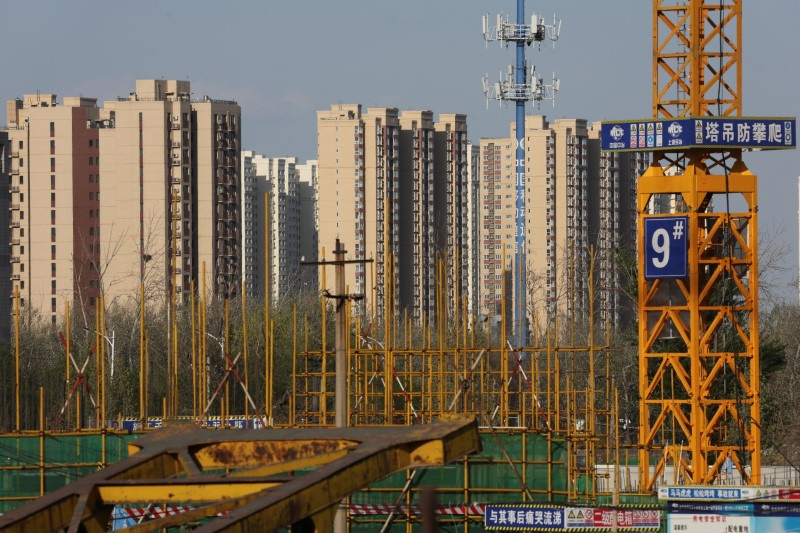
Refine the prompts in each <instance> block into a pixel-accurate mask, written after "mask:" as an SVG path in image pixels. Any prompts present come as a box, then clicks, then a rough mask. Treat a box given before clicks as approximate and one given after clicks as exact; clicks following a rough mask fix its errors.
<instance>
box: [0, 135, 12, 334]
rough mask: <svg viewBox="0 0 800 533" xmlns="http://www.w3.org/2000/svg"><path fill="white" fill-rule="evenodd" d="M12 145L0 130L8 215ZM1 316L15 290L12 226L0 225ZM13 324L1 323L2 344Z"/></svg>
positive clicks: (0, 206)
mask: <svg viewBox="0 0 800 533" xmlns="http://www.w3.org/2000/svg"><path fill="white" fill-rule="evenodd" d="M10 170H11V143H10V142H9V140H8V132H6V131H3V130H0V181H2V183H8V184H9V185H8V187H7V188H6V187H0V213H8V212H9V211H8V208H9V203H10V202H9V199H10V198H11V190H12V187H13V185H11V174H10ZM6 242H7V243H8V246H0V316H4V317H8V316H11V313H12V303H11V297H12V296H13V295H14V289H13V285H12V280H11V275H12V274H11V248H12V246H13V243H12V241H11V224H0V243H6ZM10 328H11V323H10V322H8V321H0V342H7V341H9V340H10V339H11V329H10Z"/></svg>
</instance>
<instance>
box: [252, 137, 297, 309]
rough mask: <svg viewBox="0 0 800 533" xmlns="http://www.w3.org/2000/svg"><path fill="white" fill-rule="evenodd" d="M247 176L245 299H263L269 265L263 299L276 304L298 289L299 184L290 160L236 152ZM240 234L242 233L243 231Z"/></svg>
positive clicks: (295, 170)
mask: <svg viewBox="0 0 800 533" xmlns="http://www.w3.org/2000/svg"><path fill="white" fill-rule="evenodd" d="M242 160H243V161H244V164H245V168H248V167H250V169H251V171H252V178H253V181H252V189H253V193H252V202H251V203H250V207H249V208H248V209H247V211H245V213H244V216H243V220H245V222H248V221H249V222H250V223H251V224H252V229H251V238H252V241H253V245H252V247H251V248H250V249H249V250H248V249H247V248H246V254H245V259H244V261H245V272H246V278H245V279H246V282H247V290H248V294H249V295H250V296H252V297H263V296H264V290H265V288H266V287H267V283H266V282H265V276H266V264H267V262H268V263H269V276H270V279H269V295H270V299H271V300H272V301H276V300H278V299H279V298H282V297H284V296H286V295H289V294H292V293H295V292H297V291H299V290H300V289H301V288H302V282H301V279H300V278H301V271H300V257H301V252H300V249H301V226H300V224H301V217H300V181H299V174H298V172H297V166H298V165H297V158H296V157H267V156H263V155H259V154H256V153H255V152H253V151H250V150H245V151H244V152H242ZM245 231H248V230H247V228H245Z"/></svg>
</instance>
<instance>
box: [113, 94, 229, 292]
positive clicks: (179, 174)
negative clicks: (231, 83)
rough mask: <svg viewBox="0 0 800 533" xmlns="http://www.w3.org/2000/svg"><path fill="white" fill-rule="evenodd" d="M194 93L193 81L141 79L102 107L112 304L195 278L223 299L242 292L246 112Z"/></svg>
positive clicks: (183, 286) (180, 287)
mask: <svg viewBox="0 0 800 533" xmlns="http://www.w3.org/2000/svg"><path fill="white" fill-rule="evenodd" d="M190 96H191V88H190V85H189V82H188V81H176V80H137V82H136V91H135V92H133V93H131V95H130V96H129V97H127V98H120V99H117V100H116V101H107V102H106V103H105V106H104V108H103V110H102V116H103V117H104V118H105V119H106V120H107V123H108V127H106V128H103V129H102V133H101V136H100V141H101V143H102V146H103V148H102V151H103V158H102V161H101V164H100V173H101V175H103V176H104V179H107V180H108V181H106V182H105V183H107V184H108V185H109V187H107V188H105V190H104V194H103V195H102V200H101V205H100V209H101V213H102V214H103V215H102V216H101V219H100V222H101V223H100V231H101V234H102V242H101V246H102V247H103V249H104V250H105V251H106V252H105V253H106V255H107V257H108V259H107V261H106V262H105V263H104V265H103V268H104V280H103V282H104V290H105V292H106V294H107V296H106V299H107V300H109V299H111V300H112V301H113V300H115V299H123V300H124V299H130V298H131V297H136V296H135V295H138V289H139V286H140V284H144V286H145V290H146V291H147V293H148V298H151V297H152V298H155V299H163V297H169V295H170V294H171V293H172V291H173V290H174V293H175V294H176V295H185V294H188V291H189V288H190V282H191V280H193V279H194V280H197V282H198V283H202V280H203V279H205V280H206V287H205V290H207V291H208V292H210V293H212V294H215V295H219V296H223V297H224V296H233V295H235V294H237V293H238V287H239V283H240V280H241V270H240V269H241V265H240V263H241V260H240V258H241V236H240V220H239V216H240V206H241V199H240V193H239V191H240V183H241V180H240V178H239V174H240V171H241V170H240V169H241V165H240V164H239V154H240V148H239V145H240V137H241V133H240V129H239V124H240V121H241V110H240V108H239V106H238V105H237V104H236V103H235V102H232V101H224V100H214V99H211V98H209V97H204V98H203V99H202V100H200V101H192V100H191V98H190ZM150 295H152V296H150ZM176 298H178V299H179V300H182V299H185V297H184V296H177V297H176Z"/></svg>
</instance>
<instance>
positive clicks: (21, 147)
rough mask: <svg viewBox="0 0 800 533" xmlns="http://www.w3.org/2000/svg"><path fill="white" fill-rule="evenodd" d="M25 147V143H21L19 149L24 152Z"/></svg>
mask: <svg viewBox="0 0 800 533" xmlns="http://www.w3.org/2000/svg"><path fill="white" fill-rule="evenodd" d="M24 147H25V143H24V142H23V141H20V142H19V149H20V150H22V149H23V148H24Z"/></svg>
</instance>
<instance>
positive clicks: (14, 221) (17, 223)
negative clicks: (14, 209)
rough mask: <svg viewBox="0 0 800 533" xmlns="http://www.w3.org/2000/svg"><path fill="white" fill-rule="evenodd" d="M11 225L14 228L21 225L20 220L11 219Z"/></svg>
mask: <svg viewBox="0 0 800 533" xmlns="http://www.w3.org/2000/svg"><path fill="white" fill-rule="evenodd" d="M11 227H12V228H18V227H19V220H12V221H11Z"/></svg>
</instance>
